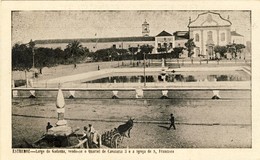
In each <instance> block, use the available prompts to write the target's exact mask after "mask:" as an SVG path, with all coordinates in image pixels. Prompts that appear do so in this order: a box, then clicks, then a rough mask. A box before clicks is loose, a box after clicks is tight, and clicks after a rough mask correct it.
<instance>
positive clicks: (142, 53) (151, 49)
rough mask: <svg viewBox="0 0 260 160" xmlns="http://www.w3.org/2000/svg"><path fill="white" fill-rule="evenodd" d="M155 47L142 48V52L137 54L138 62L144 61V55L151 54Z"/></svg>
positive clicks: (144, 46)
mask: <svg viewBox="0 0 260 160" xmlns="http://www.w3.org/2000/svg"><path fill="white" fill-rule="evenodd" d="M153 48H154V47H153V46H151V45H142V46H140V51H139V52H138V53H137V55H136V57H137V59H138V60H141V59H144V54H150V53H152V51H153Z"/></svg>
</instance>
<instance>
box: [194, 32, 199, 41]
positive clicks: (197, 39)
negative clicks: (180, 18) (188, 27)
mask: <svg viewBox="0 0 260 160" xmlns="http://www.w3.org/2000/svg"><path fill="white" fill-rule="evenodd" d="M199 41H200V37H199V34H198V33H196V34H195V42H199Z"/></svg>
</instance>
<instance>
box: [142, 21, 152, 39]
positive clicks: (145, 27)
mask: <svg viewBox="0 0 260 160" xmlns="http://www.w3.org/2000/svg"><path fill="white" fill-rule="evenodd" d="M149 33H150V30H149V23H147V22H146V20H145V21H144V23H143V24H142V34H143V36H144V37H148V36H149Z"/></svg>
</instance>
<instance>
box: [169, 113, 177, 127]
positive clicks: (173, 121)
mask: <svg viewBox="0 0 260 160" xmlns="http://www.w3.org/2000/svg"><path fill="white" fill-rule="evenodd" d="M169 120H170V122H171V124H170V127H169V128H168V130H170V129H171V127H173V129H174V130H176V127H175V120H174V116H173V114H172V113H171V117H170V119H169Z"/></svg>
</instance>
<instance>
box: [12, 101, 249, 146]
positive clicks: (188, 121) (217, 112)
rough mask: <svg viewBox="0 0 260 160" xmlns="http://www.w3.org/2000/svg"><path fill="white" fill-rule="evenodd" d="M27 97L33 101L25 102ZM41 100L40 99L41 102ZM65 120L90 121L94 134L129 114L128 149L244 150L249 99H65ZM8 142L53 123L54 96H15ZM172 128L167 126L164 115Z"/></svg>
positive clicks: (17, 141) (33, 136)
mask: <svg viewBox="0 0 260 160" xmlns="http://www.w3.org/2000/svg"><path fill="white" fill-rule="evenodd" d="M30 101H33V102H30ZM43 101H44V102H43ZM66 104H67V105H66V113H65V118H66V119H67V120H68V125H69V126H72V127H73V128H76V127H80V131H79V133H81V132H83V130H82V129H83V126H86V125H88V124H89V123H91V124H93V125H94V127H95V129H96V130H98V131H99V132H100V133H103V132H105V131H109V130H111V129H113V128H115V127H118V126H119V125H120V124H123V123H124V122H126V121H127V120H128V119H129V118H130V117H134V118H135V123H134V127H133V129H132V131H131V138H124V141H123V143H122V145H121V147H129V148H194V147H195V148H249V147H251V136H252V135H251V107H250V99H248V98H244V99H232V100H212V99H200V100H194V99H189V100H185V99H149V100H118V99H115V100H113V99H106V100H82V99H78V100H77V99H75V100H70V99H66ZM12 112H13V116H12V122H13V123H12V124H13V126H12V131H13V146H17V145H19V144H21V143H23V141H22V140H23V139H24V138H25V139H26V140H27V141H29V142H34V141H35V140H37V139H38V138H39V137H41V136H42V135H43V134H44V132H45V126H46V124H47V122H48V121H50V122H51V123H52V124H55V123H56V122H57V113H56V106H55V100H48V99H45V100H42V99H39V100H35V99H34V100H31V99H28V100H23V101H21V100H15V101H14V102H13V108H12ZM170 113H173V114H174V116H175V118H176V127H177V130H173V129H172V130H167V129H166V128H167V127H168V126H169V121H168V119H169V114H170Z"/></svg>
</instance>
